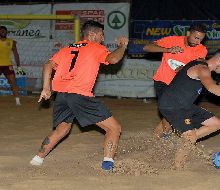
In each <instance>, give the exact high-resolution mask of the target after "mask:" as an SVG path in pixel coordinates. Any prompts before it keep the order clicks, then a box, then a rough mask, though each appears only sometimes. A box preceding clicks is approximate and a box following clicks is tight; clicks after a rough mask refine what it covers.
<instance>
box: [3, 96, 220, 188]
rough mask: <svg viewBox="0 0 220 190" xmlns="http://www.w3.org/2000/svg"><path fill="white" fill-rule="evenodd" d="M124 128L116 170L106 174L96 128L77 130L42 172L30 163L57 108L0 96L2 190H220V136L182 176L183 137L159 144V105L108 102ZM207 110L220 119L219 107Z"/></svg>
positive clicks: (197, 153)
mask: <svg viewBox="0 0 220 190" xmlns="http://www.w3.org/2000/svg"><path fill="white" fill-rule="evenodd" d="M102 100H103V101H104V102H105V104H106V105H107V106H108V107H109V108H110V109H111V110H112V112H113V114H114V116H115V117H116V118H117V119H118V120H119V121H120V123H121V124H122V125H123V132H122V135H121V139H120V144H119V150H118V154H117V157H116V159H115V160H116V167H115V169H114V171H113V172H103V171H101V169H100V164H101V161H102V157H103V156H102V143H103V138H104V135H103V133H102V131H100V130H99V129H98V128H96V127H95V126H90V127H87V128H85V129H81V128H79V127H78V126H77V125H74V127H73V129H72V131H71V134H70V135H69V136H68V138H66V139H65V140H64V141H63V142H62V143H60V144H59V145H58V146H57V147H56V148H55V149H54V150H53V151H52V152H51V153H50V154H49V155H48V156H47V158H46V159H45V162H44V165H43V166H42V167H33V166H30V165H29V161H30V160H31V158H32V157H33V156H34V155H35V153H36V152H37V150H38V148H39V147H40V145H41V142H42V140H43V139H44V137H45V136H46V135H47V134H48V133H49V132H50V131H51V124H52V108H49V109H43V108H41V109H40V107H39V104H38V103H37V97H22V99H21V102H22V106H20V107H19V106H15V105H14V99H13V97H9V96H1V97H0V105H1V107H0V109H1V111H0V118H1V121H0V136H1V138H0V150H1V151H0V190H3V189H5V190H8V189H15V190H20V189H22V190H26V189H28V190H32V189H33V190H35V189H36V190H39V189H43V190H47V189H51V190H52V189H53V190H56V189H59V190H60V189H62V190H66V189H77V190H86V189H88V190H91V189H92V190H93V189H94V190H103V189H105V190H113V189H117V190H124V189H126V190H127V189H128V190H138V189H141V190H143V189H147V190H170V189H175V190H181V189H184V190H189V189H192V190H207V189H210V190H217V189H218V190H219V189H220V183H219V179H220V170H216V169H215V168H214V167H213V166H212V164H211V159H210V156H211V155H212V154H213V153H214V152H215V151H218V150H220V146H219V143H220V138H219V134H216V135H215V136H212V137H210V138H206V139H204V140H202V141H200V142H198V143H197V146H196V148H195V149H194V150H193V151H192V153H191V155H190V156H189V158H188V159H187V162H186V167H185V168H184V169H183V170H182V171H176V170H173V169H172V166H173V162H174V152H175V150H176V145H177V144H178V142H179V138H178V137H176V136H174V135H172V136H171V137H170V138H169V139H161V140H158V139H155V138H154V137H153V135H152V129H153V127H154V126H155V125H156V124H157V123H158V121H159V117H158V115H157V106H156V102H155V101H154V100H152V101H150V102H148V103H143V101H142V100H139V99H121V100H117V99H113V98H102ZM202 106H203V107H205V108H207V109H208V110H210V111H212V112H214V113H216V114H217V115H219V116H220V111H219V107H218V106H216V105H214V104H211V103H207V102H205V103H202Z"/></svg>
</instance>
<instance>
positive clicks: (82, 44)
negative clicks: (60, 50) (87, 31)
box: [69, 43, 87, 48]
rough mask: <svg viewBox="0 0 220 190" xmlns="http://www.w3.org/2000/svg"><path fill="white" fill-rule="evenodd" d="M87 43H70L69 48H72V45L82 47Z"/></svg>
mask: <svg viewBox="0 0 220 190" xmlns="http://www.w3.org/2000/svg"><path fill="white" fill-rule="evenodd" d="M86 45H87V43H80V44H70V45H69V48H70V47H75V48H80V47H82V46H86Z"/></svg>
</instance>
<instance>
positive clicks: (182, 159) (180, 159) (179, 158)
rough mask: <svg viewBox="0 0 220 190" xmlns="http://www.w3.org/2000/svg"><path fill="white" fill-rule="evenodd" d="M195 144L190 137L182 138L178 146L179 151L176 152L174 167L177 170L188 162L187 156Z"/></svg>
mask: <svg viewBox="0 0 220 190" xmlns="http://www.w3.org/2000/svg"><path fill="white" fill-rule="evenodd" d="M192 147H193V144H192V142H191V141H190V140H188V139H182V142H181V143H180V145H179V147H178V148H177V152H176V154H175V164H174V167H175V169H176V170H181V169H183V168H184V165H185V163H186V158H187V156H188V155H189V153H190V151H191V150H192Z"/></svg>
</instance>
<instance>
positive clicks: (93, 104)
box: [53, 92, 112, 129]
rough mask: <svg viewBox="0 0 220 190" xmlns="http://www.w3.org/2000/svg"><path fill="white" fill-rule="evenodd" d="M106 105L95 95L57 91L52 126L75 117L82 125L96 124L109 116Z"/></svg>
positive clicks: (70, 121)
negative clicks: (88, 95)
mask: <svg viewBox="0 0 220 190" xmlns="http://www.w3.org/2000/svg"><path fill="white" fill-rule="evenodd" d="M111 116H112V114H111V113H110V111H109V110H108V109H107V108H106V106H105V105H104V104H103V103H102V102H101V101H100V100H98V99H96V98H95V97H87V96H83V95H80V94H73V93H60V92H58V93H57V96H56V99H55V102H54V110H53V128H54V129H55V128H56V127H57V126H58V125H59V124H60V123H62V122H65V123H73V120H74V119H77V121H78V122H79V124H80V125H81V126H82V127H85V126H87V125H92V124H96V123H98V122H101V121H104V120H106V119H108V118H109V117H111Z"/></svg>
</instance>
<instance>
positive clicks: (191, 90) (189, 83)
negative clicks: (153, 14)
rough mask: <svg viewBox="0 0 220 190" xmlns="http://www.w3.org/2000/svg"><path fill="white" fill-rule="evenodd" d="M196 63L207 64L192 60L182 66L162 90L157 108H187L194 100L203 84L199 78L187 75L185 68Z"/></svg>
mask: <svg viewBox="0 0 220 190" xmlns="http://www.w3.org/2000/svg"><path fill="white" fill-rule="evenodd" d="M198 64H202V65H206V66H208V65H207V63H205V62H201V61H192V62H190V63H188V64H187V65H186V66H184V67H183V68H182V69H181V70H180V71H179V72H178V73H177V75H176V76H175V77H174V79H173V81H172V82H171V83H170V85H169V86H168V87H167V88H166V89H165V90H164V92H163V94H162V96H161V98H160V100H159V108H162V109H174V108H187V107H189V106H191V105H192V104H193V103H194V102H195V100H196V99H197V97H198V96H199V95H200V93H201V91H202V88H203V85H202V83H201V81H200V80H196V79H192V78H190V77H189V76H188V75H187V70H188V69H189V68H190V67H193V66H195V65H198Z"/></svg>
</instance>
